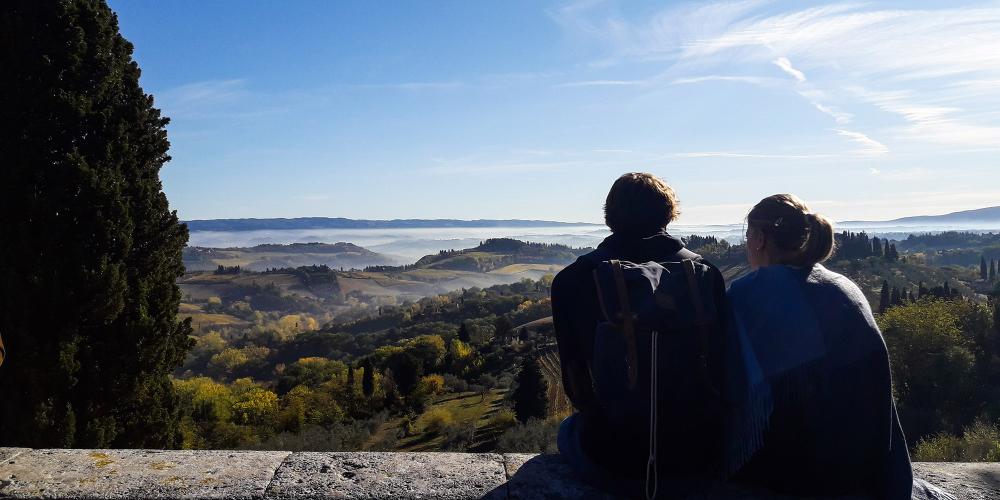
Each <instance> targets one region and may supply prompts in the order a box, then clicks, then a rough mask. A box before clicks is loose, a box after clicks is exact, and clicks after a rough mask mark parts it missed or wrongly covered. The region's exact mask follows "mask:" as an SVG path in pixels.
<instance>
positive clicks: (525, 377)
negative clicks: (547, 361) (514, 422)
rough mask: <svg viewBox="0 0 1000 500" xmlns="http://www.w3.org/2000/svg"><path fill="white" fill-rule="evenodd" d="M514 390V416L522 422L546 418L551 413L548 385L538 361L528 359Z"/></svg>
mask: <svg viewBox="0 0 1000 500" xmlns="http://www.w3.org/2000/svg"><path fill="white" fill-rule="evenodd" d="M516 382H517V388H516V389H514V394H513V398H514V414H515V415H517V419H518V420H520V421H521V422H527V421H528V419H529V418H545V417H547V416H548V412H549V399H548V395H547V392H548V383H547V382H546V381H545V376H544V375H542V370H541V368H540V367H539V366H538V359H536V358H528V359H525V360H524V363H523V364H522V365H521V371H519V372H518V373H517V379H516Z"/></svg>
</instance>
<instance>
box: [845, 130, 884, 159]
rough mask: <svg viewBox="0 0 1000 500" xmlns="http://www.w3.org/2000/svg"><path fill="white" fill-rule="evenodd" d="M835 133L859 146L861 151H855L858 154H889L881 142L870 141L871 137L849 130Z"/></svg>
mask: <svg viewBox="0 0 1000 500" xmlns="http://www.w3.org/2000/svg"><path fill="white" fill-rule="evenodd" d="M835 132H837V133H838V134H840V135H842V136H844V137H847V138H848V139H850V140H852V141H854V142H855V143H857V144H858V145H860V146H861V149H859V150H858V151H857V152H858V153H863V154H883V153H888V152H889V147H888V146H886V145H885V144H882V143H881V142H878V141H876V140H875V139H872V138H871V137H868V136H867V135H865V134H862V133H861V132H853V131H850V130H842V129H835Z"/></svg>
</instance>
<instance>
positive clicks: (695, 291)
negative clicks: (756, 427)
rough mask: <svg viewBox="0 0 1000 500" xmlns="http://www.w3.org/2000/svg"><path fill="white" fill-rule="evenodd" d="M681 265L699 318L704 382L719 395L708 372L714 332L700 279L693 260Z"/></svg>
mask: <svg viewBox="0 0 1000 500" xmlns="http://www.w3.org/2000/svg"><path fill="white" fill-rule="evenodd" d="M681 265H682V266H683V267H684V274H686V275H687V279H688V288H689V290H690V293H691V302H692V303H693V304H694V310H695V314H697V316H698V319H697V320H696V325H697V327H698V332H699V333H700V334H701V356H700V357H699V361H700V368H701V376H702V381H703V382H704V383H705V387H706V388H708V390H709V391H711V392H713V393H716V394H718V392H719V391H718V389H716V388H715V386H714V385H713V384H712V378H711V375H710V373H709V371H708V338H709V336H711V334H712V331H711V330H710V329H709V324H710V323H711V322H710V320H709V318H708V317H707V315H706V314H705V303H704V302H703V301H702V297H701V287H700V286H698V278H697V276H695V271H694V261H693V260H691V259H684V260H683V261H681Z"/></svg>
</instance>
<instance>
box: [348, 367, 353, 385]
mask: <svg viewBox="0 0 1000 500" xmlns="http://www.w3.org/2000/svg"><path fill="white" fill-rule="evenodd" d="M347 387H351V388H353V387H354V365H347Z"/></svg>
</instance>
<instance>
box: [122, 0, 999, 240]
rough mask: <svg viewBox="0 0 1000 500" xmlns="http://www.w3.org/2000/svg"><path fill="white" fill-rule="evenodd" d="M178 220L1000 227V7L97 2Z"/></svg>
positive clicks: (454, 0) (580, 1)
mask: <svg viewBox="0 0 1000 500" xmlns="http://www.w3.org/2000/svg"><path fill="white" fill-rule="evenodd" d="M109 3H110V5H111V7H112V9H114V10H115V12H116V13H117V14H118V17H119V23H120V28H121V31H122V33H123V35H124V36H125V37H126V38H128V39H129V40H130V41H131V42H132V43H133V44H134V46H135V53H134V57H135V59H136V61H137V62H138V63H139V65H140V67H141V68H142V79H141V84H142V86H143V88H144V89H145V91H146V92H148V93H150V94H152V95H153V96H154V98H155V101H154V102H155V105H156V106H158V107H160V108H161V109H162V110H163V112H164V114H165V115H166V116H168V117H170V118H171V123H170V125H168V134H169V138H170V142H171V150H170V155H171V156H172V158H173V159H172V161H171V162H169V163H168V164H167V165H166V166H165V167H164V169H163V170H162V171H161V178H162V179H163V185H164V191H165V192H166V194H167V196H168V198H169V200H170V203H171V206H172V208H174V209H176V210H177V211H178V214H179V216H180V217H181V218H182V219H185V220H191V219H210V218H243V217H301V216H322V217H349V218H364V219H395V218H459V219H479V218H490V219H514V218H517V219H546V220H559V221H580V222H599V221H600V220H601V218H602V214H601V207H602V204H603V200H604V197H605V196H606V194H607V190H608V188H609V187H610V185H611V183H612V182H613V181H614V179H615V178H617V177H618V176H619V175H621V174H622V173H625V172H631V171H648V172H652V173H654V174H656V175H658V176H660V177H662V178H663V179H664V180H666V181H667V182H668V183H670V184H671V185H672V186H673V187H674V188H675V190H676V191H677V193H678V196H679V198H680V200H681V211H682V216H681V219H680V220H679V221H678V222H680V223H684V224H714V223H734V222H739V221H740V220H742V218H743V217H744V216H745V214H746V212H747V211H748V209H749V208H750V207H751V206H752V205H753V204H754V203H755V202H756V201H758V200H760V199H761V198H763V197H765V196H767V195H770V194H774V193H783V192H791V193H795V194H798V195H799V196H800V197H802V198H803V199H804V200H805V201H806V202H807V203H808V204H809V205H810V207H811V208H812V209H813V210H814V211H816V212H820V213H823V214H825V215H827V216H829V217H831V218H833V219H835V220H884V219H891V218H895V217H900V216H907V215H923V214H938V213H946V212H951V211H956V210H963V209H971V208H980V207H985V206H995V205H1000V175H998V173H1000V168H998V166H1000V165H998V163H1000V161H998V160H1000V2H996V1H993V2H962V1H940V2H926V1H915V0H909V1H893V2H866V3H839V2H838V3H830V2H808V1H794V2H779V1H758V0H748V1H736V2H704V1H700V2H644V1H636V0H628V1H613V0H577V1H569V2H556V1H544V0H543V1H539V0H503V1H501V0H494V1H464V0H447V1H446V0H436V1H432V2H428V1H407V0H398V1H392V2H370V1H362V0H357V1H346V0H345V1H337V2H329V1H320V0H316V1H286V2H263V1H261V2H247V1H235V0H228V1H222V0H216V1H212V2H204V1H180V0H172V1H170V2H148V1H147V2H136V1H126V0H111V1H110V2H109Z"/></svg>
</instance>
